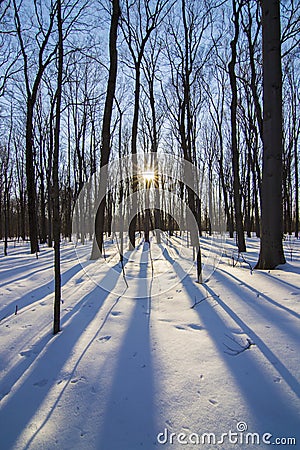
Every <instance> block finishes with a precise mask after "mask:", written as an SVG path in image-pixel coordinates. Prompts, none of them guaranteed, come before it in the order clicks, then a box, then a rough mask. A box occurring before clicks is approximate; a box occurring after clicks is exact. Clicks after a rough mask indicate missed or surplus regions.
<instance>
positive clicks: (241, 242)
mask: <svg viewBox="0 0 300 450" xmlns="http://www.w3.org/2000/svg"><path fill="white" fill-rule="evenodd" d="M232 6H233V20H234V37H233V39H232V41H231V43H230V46H231V61H230V63H229V64H228V70H229V78H230V86H231V92H232V99H231V105H230V114H231V151H232V172H233V192H234V209H235V225H236V233H237V245H238V249H239V252H245V251H246V244H245V236H244V226H243V216H242V208H241V183H240V176H239V170H240V168H239V149H238V143H237V126H236V124H237V101H238V98H237V81H236V74H235V65H236V59H237V42H238V37H239V14H240V8H241V5H238V8H237V5H236V0H232Z"/></svg>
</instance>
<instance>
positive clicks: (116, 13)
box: [91, 0, 120, 259]
mask: <svg viewBox="0 0 300 450" xmlns="http://www.w3.org/2000/svg"><path fill="white" fill-rule="evenodd" d="M112 6H113V10H112V16H111V24H110V34H109V57H110V67H109V76H108V84H107V91H106V100H105V106H104V115H103V127H102V148H101V159H100V167H101V168H102V167H104V166H107V164H108V161H109V156H110V150H111V149H110V125H111V116H112V109H113V102H114V96H115V89H116V80H117V69H118V55H117V37H118V33H117V32H118V24H119V17H120V5H119V0H113V2H112ZM105 174H106V172H105ZM103 178H106V176H105V175H104V172H103V173H102V179H101V180H100V184H101V186H100V192H101V191H102V190H103V192H105V191H106V185H107V179H103ZM105 206H106V195H104V197H103V199H102V201H101V203H100V207H99V209H98V211H97V214H96V219H95V239H94V242H93V249H92V254H91V259H97V258H99V257H100V255H101V254H102V249H103V233H104V216H105Z"/></svg>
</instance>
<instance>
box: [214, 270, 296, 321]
mask: <svg viewBox="0 0 300 450" xmlns="http://www.w3.org/2000/svg"><path fill="white" fill-rule="evenodd" d="M218 274H219V275H220V276H221V275H222V276H223V277H224V278H225V279H224V280H223V281H226V275H227V276H228V277H230V278H232V279H233V280H234V281H236V282H237V283H239V284H240V285H241V286H245V287H246V288H247V289H249V290H250V291H251V292H253V293H254V294H256V295H257V298H261V299H262V298H263V299H264V300H266V301H267V302H269V303H271V304H272V305H274V306H276V308H279V309H282V310H284V311H286V312H287V313H289V314H291V315H292V316H294V317H296V318H297V319H300V314H298V313H297V312H296V311H294V310H292V309H290V308H288V307H287V306H284V305H282V304H281V303H278V302H276V301H275V300H273V299H272V298H271V297H269V296H267V295H266V294H263V293H262V292H260V291H259V290H257V289H256V288H254V287H253V286H251V285H250V284H248V283H246V282H245V281H242V280H240V279H239V278H237V277H236V276H235V275H233V274H231V273H228V272H226V271H225V270H223V269H220V268H219V269H218ZM273 279H274V278H273ZM274 281H276V279H274ZM251 299H252V301H253V298H251ZM255 303H256V304H257V306H258V307H261V306H262V305H261V301H260V303H259V302H258V300H257V299H256V300H255ZM250 306H251V305H250Z"/></svg>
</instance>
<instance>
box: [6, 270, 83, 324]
mask: <svg viewBox="0 0 300 450" xmlns="http://www.w3.org/2000/svg"><path fill="white" fill-rule="evenodd" d="M81 269H82V266H81V264H76V265H75V266H73V267H71V268H70V269H68V270H67V271H65V272H64V273H63V274H62V277H61V280H62V286H64V285H65V284H66V283H67V282H68V281H69V280H70V279H71V278H73V277H74V276H75V275H76V274H77V273H78V272H79V271H80V270H81ZM47 291H48V292H47ZM53 292H54V280H51V281H49V282H48V283H46V284H43V285H42V286H39V287H38V288H36V289H33V290H32V291H30V292H27V294H25V295H23V297H20V298H19V299H16V301H15V302H12V303H10V304H9V305H7V306H5V307H4V308H2V309H1V310H0V319H1V320H3V319H4V318H5V317H7V316H9V315H11V314H14V311H15V305H18V311H19V312H21V310H22V308H24V307H26V306H29V305H30V304H31V303H35V302H37V301H39V300H42V299H43V298H44V297H45V296H46V295H49V294H51V293H53Z"/></svg>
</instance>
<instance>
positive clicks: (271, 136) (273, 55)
mask: <svg viewBox="0 0 300 450" xmlns="http://www.w3.org/2000/svg"><path fill="white" fill-rule="evenodd" d="M262 23H263V110H264V114H263V115H264V123H263V138H264V139H263V172H262V192H261V197H262V205H261V240H260V255H259V260H258V263H257V264H256V269H274V268H275V267H276V266H277V265H278V264H284V263H285V257H284V253H283V246H282V229H283V218H282V154H283V143H282V73H281V48H280V4H279V0H264V1H263V2H262Z"/></svg>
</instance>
